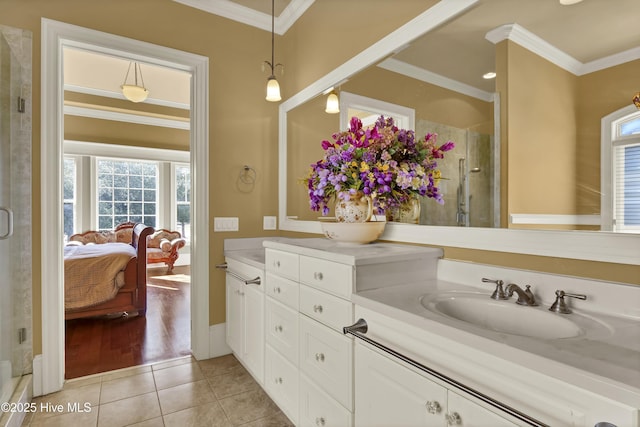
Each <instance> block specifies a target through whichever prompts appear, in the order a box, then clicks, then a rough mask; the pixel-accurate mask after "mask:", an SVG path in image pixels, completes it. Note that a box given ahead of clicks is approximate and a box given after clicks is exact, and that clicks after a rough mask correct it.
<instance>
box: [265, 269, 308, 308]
mask: <svg viewBox="0 0 640 427" xmlns="http://www.w3.org/2000/svg"><path fill="white" fill-rule="evenodd" d="M299 287H300V285H298V283H297V282H294V281H292V280H289V279H285V278H282V277H280V276H276V275H275V274H273V273H267V290H266V292H267V295H268V296H270V297H271V298H273V299H275V300H278V301H280V302H281V303H283V304H284V305H286V306H289V307H291V308H293V309H294V310H298V288H299Z"/></svg>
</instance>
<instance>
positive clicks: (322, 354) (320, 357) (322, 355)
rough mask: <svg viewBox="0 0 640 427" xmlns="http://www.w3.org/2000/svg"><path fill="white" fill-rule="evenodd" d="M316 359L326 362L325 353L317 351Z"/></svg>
mask: <svg viewBox="0 0 640 427" xmlns="http://www.w3.org/2000/svg"><path fill="white" fill-rule="evenodd" d="M316 361H317V362H324V353H316Z"/></svg>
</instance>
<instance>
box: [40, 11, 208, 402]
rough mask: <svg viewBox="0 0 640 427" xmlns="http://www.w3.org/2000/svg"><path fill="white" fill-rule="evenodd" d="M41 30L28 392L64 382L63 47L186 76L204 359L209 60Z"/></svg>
mask: <svg viewBox="0 0 640 427" xmlns="http://www.w3.org/2000/svg"><path fill="white" fill-rule="evenodd" d="M41 29H42V43H41V49H42V52H41V73H42V76H41V84H42V88H41V126H42V131H41V141H40V147H41V169H40V170H41V203H42V207H41V215H42V219H41V227H42V229H41V236H42V246H41V254H42V256H41V268H42V271H41V273H42V274H41V284H42V285H41V286H42V291H41V294H42V358H41V365H40V367H39V369H38V370H36V369H35V366H34V381H35V382H36V384H34V389H37V388H38V386H40V387H41V389H40V390H39V391H41V393H42V394H47V393H51V392H55V391H58V390H60V389H61V388H62V386H63V384H64V363H65V357H64V353H65V344H64V342H65V341H64V287H63V283H64V271H63V268H62V266H63V245H62V242H63V235H64V231H63V217H62V170H63V169H62V165H63V163H62V161H63V148H62V145H63V140H64V122H63V120H64V112H63V104H64V96H63V94H64V90H63V75H62V70H63V67H62V65H63V63H62V61H63V58H62V48H63V47H64V46H70V47H76V48H82V49H88V50H93V51H96V52H99V53H105V54H109V55H115V56H119V57H122V58H125V59H131V60H135V59H137V60H140V61H144V62H148V63H152V64H156V65H159V66H165V67H170V68H175V69H178V70H181V71H186V72H189V73H191V76H192V78H191V97H190V104H191V123H190V125H191V126H190V150H191V153H190V159H191V174H192V180H191V195H192V200H191V208H192V210H191V211H192V240H191V247H192V253H191V350H192V353H193V355H194V357H195V358H196V359H207V358H209V357H210V352H211V350H210V343H209V224H208V220H207V216H208V208H209V193H208V182H209V172H208V170H209V167H208V166H209V58H208V57H205V56H201V55H196V54H192V53H188V52H183V51H180V50H176V49H172V48H168V47H164V46H159V45H155V44H151V43H147V42H142V41H139V40H134V39H130V38H127V37H122V36H117V35H113V34H109V33H104V32H100V31H96V30H91V29H88V28H83V27H79V26H75V25H70V24H66V23H63V22H59V21H54V20H50V19H46V18H42V21H41ZM38 371H40V372H38ZM38 376H41V377H42V378H41V379H40V378H38ZM40 381H41V383H40Z"/></svg>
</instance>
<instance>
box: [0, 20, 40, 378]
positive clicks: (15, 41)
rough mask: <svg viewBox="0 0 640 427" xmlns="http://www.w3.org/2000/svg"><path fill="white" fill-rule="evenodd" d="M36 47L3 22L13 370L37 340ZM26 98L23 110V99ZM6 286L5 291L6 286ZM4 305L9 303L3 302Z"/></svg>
mask: <svg viewBox="0 0 640 427" xmlns="http://www.w3.org/2000/svg"><path fill="white" fill-rule="evenodd" d="M31 49H32V34H31V32H29V31H25V30H21V29H17V28H11V27H7V26H2V25H0V67H1V71H0V73H1V75H0V80H1V81H2V83H1V89H2V94H1V95H0V96H1V97H2V103H1V105H2V111H0V113H1V114H0V116H1V117H2V118H1V119H0V120H1V123H0V137H1V138H2V145H3V149H4V150H5V151H4V154H5V157H7V158H8V160H9V161H8V162H7V161H6V160H5V161H3V164H2V165H1V166H0V168H1V169H2V174H3V177H2V180H3V182H4V183H6V182H9V183H10V190H9V194H8V199H9V200H8V202H9V203H8V204H9V205H10V207H11V209H13V211H14V227H13V229H14V234H13V237H11V238H9V239H8V240H6V241H5V242H7V243H8V248H9V250H8V258H9V259H8V265H9V266H10V269H9V270H10V274H9V275H8V276H7V275H5V276H4V278H3V279H4V280H3V283H2V286H3V287H9V289H4V290H3V292H2V294H3V296H4V295H6V296H8V297H9V299H10V305H9V307H11V308H10V310H8V311H6V310H2V313H0V316H2V317H3V319H2V322H1V323H2V324H3V325H9V328H10V331H9V333H8V334H7V335H8V337H9V342H6V341H5V340H6V339H7V338H6V336H4V335H3V336H2V340H3V341H2V346H3V347H4V348H7V347H10V348H11V351H10V355H9V356H10V358H11V365H12V368H11V371H12V372H11V374H12V376H14V377H18V376H21V375H24V374H28V373H31V370H32V360H33V345H32V335H33V330H32V296H31V293H32V243H31V242H32V233H31V229H32V213H31V202H32V194H31V172H32V171H31V160H32V152H31V118H32V112H31V100H32V95H31V90H32V89H31V87H32V86H31V76H32V70H31V52H32V51H31ZM19 98H22V99H24V100H25V101H26V102H25V104H24V111H23V112H19V111H18V99H19ZM5 291H6V292H5ZM3 308H4V306H3ZM20 328H25V332H26V333H25V334H24V337H25V338H26V340H25V341H23V342H22V343H18V330H19V329H20Z"/></svg>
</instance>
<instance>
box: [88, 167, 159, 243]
mask: <svg viewBox="0 0 640 427" xmlns="http://www.w3.org/2000/svg"><path fill="white" fill-rule="evenodd" d="M97 171H98V175H97V178H98V188H97V191H98V229H99V230H113V229H114V227H116V226H117V225H118V224H121V223H123V222H127V221H131V222H143V223H145V224H146V225H149V226H151V227H156V223H157V211H158V209H157V194H158V165H157V163H155V162H144V161H140V160H115V159H98V160H97Z"/></svg>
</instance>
